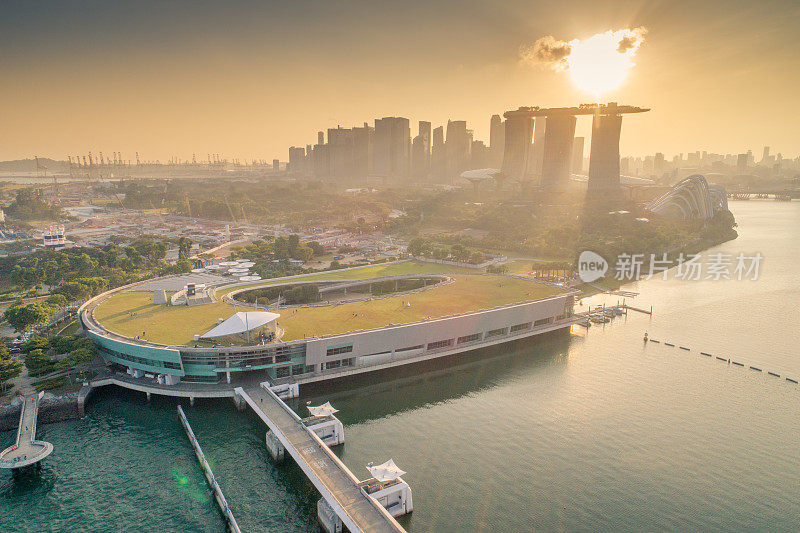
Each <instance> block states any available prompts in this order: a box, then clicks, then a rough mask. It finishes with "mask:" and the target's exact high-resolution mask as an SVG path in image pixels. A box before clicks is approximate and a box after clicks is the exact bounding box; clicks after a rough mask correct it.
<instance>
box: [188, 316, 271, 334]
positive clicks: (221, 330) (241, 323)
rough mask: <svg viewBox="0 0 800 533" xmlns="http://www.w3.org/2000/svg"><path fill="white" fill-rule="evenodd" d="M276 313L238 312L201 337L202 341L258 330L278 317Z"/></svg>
mask: <svg viewBox="0 0 800 533" xmlns="http://www.w3.org/2000/svg"><path fill="white" fill-rule="evenodd" d="M280 316H281V315H279V314H278V313H270V312H268V311H247V312H245V311H239V312H238V313H235V314H233V315H231V316H230V317H228V318H227V319H226V320H225V321H223V322H222V323H221V324H219V325H218V326H216V327H215V328H213V329H212V330H211V331H209V332H208V333H205V334H204V335H201V337H202V338H203V339H210V338H214V337H225V336H227V335H237V334H241V333H247V331H252V330H254V329H258V328H260V327H262V326H264V325H266V324H269V323H270V322H272V321H274V320H277V319H278V317H280Z"/></svg>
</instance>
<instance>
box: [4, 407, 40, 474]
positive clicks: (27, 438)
mask: <svg viewBox="0 0 800 533" xmlns="http://www.w3.org/2000/svg"><path fill="white" fill-rule="evenodd" d="M42 396H44V392H40V393H39V394H34V395H33V396H26V397H25V398H23V401H22V409H21V412H20V415H19V427H18V428H17V440H16V442H15V443H14V444H13V445H11V446H9V447H8V448H6V449H5V450H3V451H2V453H0V468H22V467H23V466H28V465H32V464H36V463H39V461H41V460H42V459H44V458H45V457H47V456H48V455H50V454H51V453H52V452H53V445H52V444H50V443H49V442H44V441H41V440H36V419H37V417H38V415H39V400H41V399H42ZM37 466H41V465H37Z"/></svg>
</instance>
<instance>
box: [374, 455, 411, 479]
mask: <svg viewBox="0 0 800 533" xmlns="http://www.w3.org/2000/svg"><path fill="white" fill-rule="evenodd" d="M367 470H369V473H370V474H372V477H374V478H375V479H377V480H378V481H380V482H381V483H385V482H387V481H394V480H395V479H397V478H399V477H400V476H402V475H403V474H405V471H403V470H400V469H399V468H398V467H397V465H396V464H394V461H393V460H392V459H389V460H388V461H386V462H385V463H383V464H380V465H376V466H371V465H367Z"/></svg>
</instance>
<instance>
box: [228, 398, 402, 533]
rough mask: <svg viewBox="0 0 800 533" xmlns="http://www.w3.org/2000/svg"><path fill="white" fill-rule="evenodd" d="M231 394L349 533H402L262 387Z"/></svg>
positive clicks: (336, 460) (295, 417)
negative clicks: (244, 405)
mask: <svg viewBox="0 0 800 533" xmlns="http://www.w3.org/2000/svg"><path fill="white" fill-rule="evenodd" d="M235 390H236V393H237V395H239V396H241V397H242V398H244V400H245V401H246V402H247V403H248V404H249V405H250V407H251V408H252V409H253V410H254V411H255V412H256V414H257V415H258V416H259V417H260V418H261V419H262V420H263V421H264V423H265V424H267V426H269V429H270V431H272V432H273V433H274V434H275V436H276V437H277V438H278V440H279V441H280V443H281V444H282V445H283V447H284V448H285V449H286V451H288V452H289V454H291V456H292V458H293V459H294V460H295V461H296V462H297V464H298V466H300V468H301V469H302V470H303V472H305V474H306V476H308V478H309V479H310V480H311V482H312V483H313V484H314V486H315V487H316V488H317V490H318V491H319V492H320V494H322V497H323V499H324V500H325V501H326V502H327V503H328V505H329V506H330V507H331V509H332V510H333V511H334V512H335V513H336V515H338V517H339V518H340V519H341V521H342V523H343V524H344V525H345V526H346V527H347V528H348V529H349V530H350V531H352V532H356V531H365V532H389V531H393V532H403V531H405V530H404V529H403V527H402V526H400V524H398V523H397V521H396V520H395V519H394V518H393V517H392V515H391V514H389V512H388V511H387V510H386V509H384V507H383V506H382V505H381V504H380V503H378V502H377V501H376V500H375V499H374V498H372V497H371V496H369V495H368V494H367V493H366V492H365V491H364V490H363V489H362V486H361V484H360V482H359V480H358V478H356V477H355V475H353V473H352V472H351V471H350V470H349V469H348V468H347V466H345V464H344V463H342V462H341V461H340V460H339V458H338V457H337V456H336V455H335V454H334V453H333V452H332V451H331V450H330V448H328V446H327V445H326V444H325V443H323V442H322V440H320V438H319V437H318V436H317V435H316V434H315V433H314V432H313V431H310V430H309V429H308V428H307V427H306V426H305V425H304V424H303V421H302V419H301V418H300V417H299V416H298V415H297V414H296V413H295V412H294V411H293V410H292V409H291V408H290V407H289V406H288V405H286V404H285V403H284V402H283V400H281V399H280V398H279V397H278V396H277V395H276V394H275V393H274V392H273V391H272V390H270V389H269V388H267V386H266V384H262V385H261V386H257V387H248V388H247V389H246V390H245V389H243V388H241V387H237V388H236V389H235Z"/></svg>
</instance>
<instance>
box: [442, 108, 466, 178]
mask: <svg viewBox="0 0 800 533" xmlns="http://www.w3.org/2000/svg"><path fill="white" fill-rule="evenodd" d="M471 147H472V133H471V132H469V131H468V130H467V122H466V121H465V120H448V121H447V141H446V142H445V153H446V154H447V156H446V160H447V170H446V172H447V178H448V179H453V178H456V177H458V176H460V175H461V173H462V172H464V171H465V170H469V157H470V156H469V151H470V148H471Z"/></svg>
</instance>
